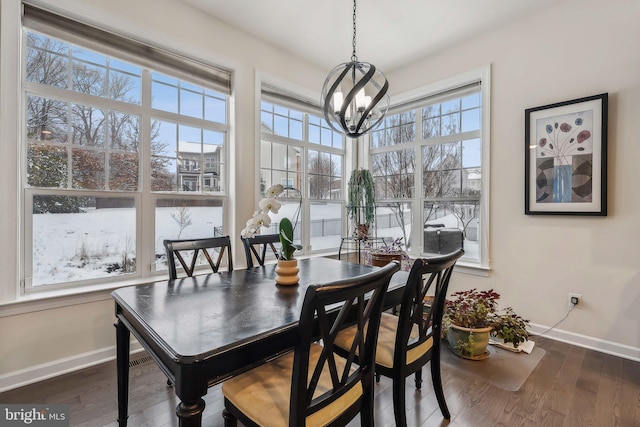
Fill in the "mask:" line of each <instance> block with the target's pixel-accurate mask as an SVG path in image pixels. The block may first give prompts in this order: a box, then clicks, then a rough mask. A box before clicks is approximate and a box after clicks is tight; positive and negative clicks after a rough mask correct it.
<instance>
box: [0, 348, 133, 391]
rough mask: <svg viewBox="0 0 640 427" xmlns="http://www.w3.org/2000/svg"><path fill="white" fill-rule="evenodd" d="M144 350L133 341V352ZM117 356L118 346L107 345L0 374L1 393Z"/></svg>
mask: <svg viewBox="0 0 640 427" xmlns="http://www.w3.org/2000/svg"><path fill="white" fill-rule="evenodd" d="M139 351H142V347H141V346H140V344H138V342H137V341H135V342H132V343H131V353H132V354H133V353H137V352H139ZM115 358H116V347H115V346H110V347H105V348H102V349H99V350H96V351H91V352H88V353H82V354H78V355H76V356H71V357H65V358H63V359H58V360H55V361H53V362H48V363H43V364H41V365H37V366H33V367H31V368H27V369H21V370H19V371H13V372H9V373H7V374H4V375H0V393H2V392H5V391H8V390H13V389H16V388H19V387H23V386H26V385H29V384H33V383H37V382H39V381H44V380H47V379H49V378H53V377H57V376H60V375H63V374H67V373H69V372H74V371H78V370H80V369H84V368H88V367H90V366H95V365H99V364H100V363H105V362H109V361H111V360H114V359H115Z"/></svg>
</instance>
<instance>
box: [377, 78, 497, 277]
mask: <svg viewBox="0 0 640 427" xmlns="http://www.w3.org/2000/svg"><path fill="white" fill-rule="evenodd" d="M479 80H481V78H479V77H478V78H473V79H472V81H467V82H465V81H462V82H457V83H456V85H455V86H456V87H457V88H455V89H452V88H449V87H446V86H445V85H442V87H439V88H438V89H436V90H434V89H431V91H432V92H433V93H425V94H424V96H418V97H415V98H414V99H411V100H410V101H406V102H404V103H402V105H396V106H395V108H394V106H392V110H391V113H390V114H388V115H387V117H386V118H385V119H384V121H383V123H382V124H381V125H380V126H379V127H378V128H377V129H376V130H374V131H372V132H371V135H370V149H369V163H370V168H371V171H372V175H373V177H374V181H375V191H376V204H377V216H376V224H377V229H378V230H377V233H378V236H385V237H392V238H399V237H400V238H402V239H403V241H404V242H405V244H406V246H407V248H408V249H409V251H410V252H411V253H412V254H414V255H416V256H418V255H428V254H433V253H446V252H450V251H452V250H455V249H456V248H457V247H463V248H464V250H465V255H464V258H463V260H462V261H463V262H462V263H463V264H465V263H466V264H468V265H477V266H479V267H485V268H486V267H487V266H488V261H487V260H488V254H487V253H486V252H487V248H488V245H487V242H486V236H487V235H488V233H487V232H486V227H487V224H488V221H487V218H486V212H488V207H487V205H486V204H487V199H486V197H485V194H484V191H485V189H486V188H488V175H487V171H488V156H485V155H483V152H484V151H485V150H488V145H487V144H488V140H487V139H486V137H485V135H486V134H485V133H484V132H483V123H488V118H486V117H484V116H485V115H486V114H488V109H487V108H486V107H487V106H485V105H483V99H486V98H485V97H483V91H485V90H487V89H486V86H484V85H483V84H482V83H481V82H480V81H479ZM403 105H404V106H403Z"/></svg>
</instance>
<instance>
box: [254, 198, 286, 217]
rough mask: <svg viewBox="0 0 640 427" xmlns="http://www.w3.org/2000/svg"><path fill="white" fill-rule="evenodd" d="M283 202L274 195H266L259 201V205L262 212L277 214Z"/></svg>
mask: <svg viewBox="0 0 640 427" xmlns="http://www.w3.org/2000/svg"><path fill="white" fill-rule="evenodd" d="M281 206H282V204H281V203H280V202H279V201H278V200H276V199H275V198H273V197H266V198H264V199H262V200H260V202H259V203H258V207H259V208H260V210H261V211H262V212H267V213H268V212H273V213H274V214H277V213H278V211H279V210H280V207H281Z"/></svg>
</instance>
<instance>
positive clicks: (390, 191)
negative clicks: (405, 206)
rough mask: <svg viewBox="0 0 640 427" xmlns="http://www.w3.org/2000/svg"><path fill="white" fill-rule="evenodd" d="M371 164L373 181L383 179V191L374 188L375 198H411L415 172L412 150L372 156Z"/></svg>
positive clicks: (413, 151) (413, 152)
mask: <svg viewBox="0 0 640 427" xmlns="http://www.w3.org/2000/svg"><path fill="white" fill-rule="evenodd" d="M371 163H372V165H371V167H372V169H371V173H372V175H373V177H374V179H375V178H376V177H385V178H384V181H385V184H384V190H382V188H376V197H378V196H379V197H381V198H383V199H387V198H406V197H412V195H413V191H414V171H415V150H414V149H408V150H399V151H391V152H387V153H381V154H374V155H372V156H371ZM380 181H381V180H378V181H377V182H380Z"/></svg>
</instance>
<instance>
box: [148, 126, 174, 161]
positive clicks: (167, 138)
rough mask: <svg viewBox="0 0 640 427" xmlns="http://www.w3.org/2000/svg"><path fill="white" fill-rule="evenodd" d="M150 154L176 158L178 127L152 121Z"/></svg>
mask: <svg viewBox="0 0 640 427" xmlns="http://www.w3.org/2000/svg"><path fill="white" fill-rule="evenodd" d="M151 127H152V129H153V132H152V137H153V144H152V152H153V154H155V155H161V156H169V157H177V142H178V125H176V124H175V123H169V122H164V121H161V120H152V122H151Z"/></svg>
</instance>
